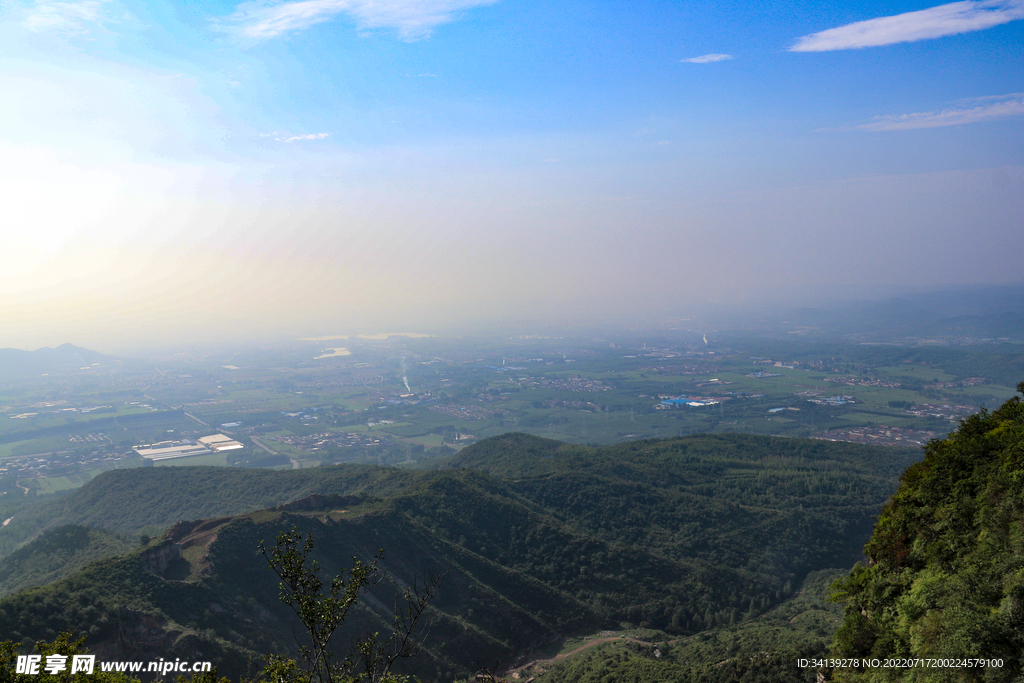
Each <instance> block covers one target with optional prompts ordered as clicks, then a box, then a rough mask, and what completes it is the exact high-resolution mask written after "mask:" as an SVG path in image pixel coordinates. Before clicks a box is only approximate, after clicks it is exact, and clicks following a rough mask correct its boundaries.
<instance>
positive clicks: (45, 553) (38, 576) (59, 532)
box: [0, 524, 133, 595]
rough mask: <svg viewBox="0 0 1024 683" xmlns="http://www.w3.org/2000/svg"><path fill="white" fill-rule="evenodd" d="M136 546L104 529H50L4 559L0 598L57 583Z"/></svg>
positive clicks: (76, 527) (77, 527)
mask: <svg viewBox="0 0 1024 683" xmlns="http://www.w3.org/2000/svg"><path fill="white" fill-rule="evenodd" d="M132 546H133V544H132V543H131V542H130V541H128V540H127V538H126V537H124V536H121V535H117V534H113V533H111V532H109V531H103V530H102V529H90V528H88V527H83V526H75V525H72V524H69V525H66V526H62V527H57V528H55V529H50V530H49V531H46V532H45V533H43V534H41V535H40V536H39V537H38V538H36V539H34V540H33V541H32V542H31V543H29V544H27V545H25V546H23V547H22V548H19V549H18V550H16V551H15V552H13V553H11V554H10V555H8V556H7V557H5V558H3V559H2V560H0V595H7V594H9V593H13V592H16V591H19V590H23V589H25V588H31V587H33V586H42V585H45V584H48V583H53V582H54V581H57V580H59V579H63V578H65V577H67V576H70V575H71V574H74V573H75V572H77V571H79V570H81V569H82V568H83V567H85V566H86V565H87V564H89V563H91V562H93V561H95V560H97V559H101V558H106V557H116V556H118V555H123V554H125V553H126V552H128V551H129V550H131V549H132Z"/></svg>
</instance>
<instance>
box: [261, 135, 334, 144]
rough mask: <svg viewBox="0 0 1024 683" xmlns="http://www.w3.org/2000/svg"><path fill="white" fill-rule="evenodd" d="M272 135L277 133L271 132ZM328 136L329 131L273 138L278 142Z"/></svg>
mask: <svg viewBox="0 0 1024 683" xmlns="http://www.w3.org/2000/svg"><path fill="white" fill-rule="evenodd" d="M273 135H277V133H273ZM329 137H331V134H330V133H310V134H309V135H292V136H291V137H287V138H278V137H275V138H274V139H275V140H277V141H278V142H300V141H302V140H323V139H324V138H329Z"/></svg>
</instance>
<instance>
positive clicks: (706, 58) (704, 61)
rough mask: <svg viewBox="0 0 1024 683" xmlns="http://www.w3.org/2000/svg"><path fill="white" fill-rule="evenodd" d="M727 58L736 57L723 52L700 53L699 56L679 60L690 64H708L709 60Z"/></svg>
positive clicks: (718, 60)
mask: <svg viewBox="0 0 1024 683" xmlns="http://www.w3.org/2000/svg"><path fill="white" fill-rule="evenodd" d="M727 59H736V58H735V57H733V56H732V55H723V54H710V55H701V56H700V57H690V58H689V59H680V60H679V61H680V62H689V63H690V64H708V63H710V62H724V61H725V60H727Z"/></svg>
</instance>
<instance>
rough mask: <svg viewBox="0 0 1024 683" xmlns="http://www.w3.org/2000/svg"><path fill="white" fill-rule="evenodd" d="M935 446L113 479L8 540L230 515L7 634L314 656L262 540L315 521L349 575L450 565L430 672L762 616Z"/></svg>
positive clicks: (631, 448)
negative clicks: (301, 651)
mask: <svg viewBox="0 0 1024 683" xmlns="http://www.w3.org/2000/svg"><path fill="white" fill-rule="evenodd" d="M918 455H919V454H918V453H917V452H916V451H913V450H909V449H907V450H896V449H886V448H873V447H867V446H858V445H854V444H842V443H834V442H823V441H804V440H799V439H782V438H769V437H756V436H746V435H698V436H690V437H681V438H674V439H664V440H650V441H641V442H635V443H630V444H621V445H618V446H611V447H606V448H590V447H580V446H569V445H567V444H562V443H560V442H556V441H551V440H546V439H539V438H537V437H532V436H528V435H524V434H508V435H504V436H501V437H495V438H493V439H486V440H483V441H480V442H479V443H477V444H474V445H473V446H470V447H468V448H466V449H464V450H463V451H461V452H460V453H459V454H458V456H457V457H456V458H454V459H453V460H452V461H451V466H450V467H448V468H446V469H444V470H439V471H432V472H409V471H400V470H393V469H388V468H378V467H356V466H336V467H328V468H319V469H313V470H297V471H283V472H267V471H251V470H232V469H224V468H220V469H217V468H212V469H211V468H166V469H164V468H159V469H157V468H152V469H141V470H126V471H115V472H109V473H106V474H103V475H101V476H99V477H97V478H96V479H94V480H93V481H92V482H90V483H89V484H87V485H85V486H83V487H82V488H81V489H79V490H78V491H76V492H74V493H72V494H69V495H68V496H66V497H65V498H63V499H60V500H56V501H51V502H50V503H48V504H47V505H45V506H39V507H38V508H35V509H34V510H32V511H31V513H29V511H26V512H25V513H20V514H19V516H22V517H23V518H22V520H21V525H22V526H21V527H20V529H11V530H10V531H8V529H9V528H10V527H14V526H15V522H18V520H17V519H16V520H15V522H12V523H11V524H10V525H8V527H7V528H5V529H4V530H2V531H0V538H3V537H4V534H5V533H7V534H9V536H8V542H9V543H13V542H14V541H15V539H16V538H17V537H19V536H24V535H25V534H30V533H38V531H39V530H42V529H46V528H49V527H52V526H56V525H62V524H66V523H69V522H70V521H73V520H77V521H78V522H88V523H89V524H91V525H95V526H101V527H105V528H107V529H116V530H121V531H133V532H134V531H137V530H138V529H141V528H143V527H145V526H147V525H153V524H160V523H165V524H166V523H168V522H167V520H175V521H177V520H179V519H193V520H197V519H198V518H201V517H214V518H213V519H206V520H205V521H202V520H200V521H192V522H183V523H181V524H176V525H175V526H174V527H173V528H172V529H171V530H170V531H169V532H168V533H167V534H166V535H165V536H164V537H163V538H162V539H161V540H159V541H156V542H154V544H152V545H151V546H150V547H149V548H146V549H143V550H138V551H135V552H133V553H131V554H129V555H126V556H123V557H121V558H116V559H106V560H102V561H100V562H99V563H96V564H92V565H89V566H88V567H86V568H85V569H84V570H83V571H81V572H79V573H77V574H75V575H74V576H71V577H68V578H65V579H62V580H60V581H57V582H55V583H53V584H51V585H49V586H46V587H44V588H37V589H33V590H29V591H25V592H21V593H18V594H15V595H11V596H8V597H6V598H4V599H3V600H0V633H4V634H10V637H13V638H14V639H16V640H25V641H28V640H32V639H38V638H52V637H53V636H54V635H55V634H56V633H57V632H58V631H59V630H60V629H63V628H68V627H71V628H75V629H79V630H82V631H83V632H86V633H88V635H89V638H90V647H91V648H93V650H94V651H96V652H98V653H101V654H104V655H105V656H108V657H110V658H129V659H130V658H132V656H143V655H144V656H145V657H148V658H153V657H155V656H164V657H182V658H191V659H210V660H211V661H215V662H217V665H218V667H219V669H220V671H221V673H225V674H228V675H229V676H232V677H238V676H241V675H243V674H244V673H246V672H247V671H249V672H251V668H252V666H253V665H252V662H254V661H258V658H259V656H260V655H262V654H264V653H266V652H271V651H280V652H288V651H290V650H291V649H292V648H293V647H294V641H293V639H292V638H291V635H290V634H291V631H292V629H293V628H294V627H295V623H294V621H293V619H294V616H293V615H291V613H290V612H289V611H288V609H287V608H286V607H284V606H283V605H281V604H280V602H279V601H278V599H277V598H278V588H277V585H278V583H277V577H276V576H274V575H273V573H272V572H271V571H270V570H269V568H267V566H266V564H265V561H264V560H263V559H262V558H261V557H260V556H259V555H258V554H257V553H256V552H255V548H256V546H257V544H258V543H259V541H260V540H265V541H270V542H272V541H273V539H274V538H275V537H276V534H277V533H278V532H280V531H282V530H286V529H290V528H292V527H297V528H299V529H300V530H302V531H303V532H305V533H308V534H310V535H312V536H313V537H315V538H316V539H317V551H316V553H317V558H318V559H319V560H320V561H321V563H322V566H323V567H324V568H325V569H326V570H327V571H329V572H331V573H333V571H334V570H335V569H336V568H338V567H341V566H348V565H349V564H350V563H351V558H352V557H353V556H354V557H359V558H369V557H370V556H372V555H373V554H374V553H375V552H376V551H377V550H378V549H379V548H384V549H385V551H386V553H385V562H384V564H385V566H386V567H387V569H388V571H389V572H390V573H391V575H392V576H393V577H395V580H396V581H397V584H398V585H399V586H405V585H409V584H410V583H412V582H413V580H414V579H415V578H416V577H418V576H424V575H426V574H427V573H431V572H433V573H438V572H442V571H445V569H446V568H447V570H448V574H447V576H446V578H445V581H444V585H443V587H442V590H441V593H440V594H439V595H438V596H437V598H436V599H435V601H434V602H433V603H432V605H431V612H430V614H431V620H432V626H431V628H430V632H429V635H428V636H427V640H426V641H425V648H426V649H425V652H424V655H423V656H422V657H420V658H417V660H415V661H413V662H412V663H411V666H413V667H414V668H412V669H409V671H414V672H415V673H418V674H420V675H421V676H422V677H423V678H425V679H428V680H435V679H437V680H445V681H447V680H452V678H453V677H455V676H460V675H464V674H466V673H469V672H471V671H472V670H473V669H474V668H475V665H474V662H477V661H480V662H491V663H493V662H494V661H501V662H505V663H510V662H512V661H515V660H517V659H520V658H526V657H528V656H529V655H530V654H531V653H532V652H534V651H536V650H537V648H541V647H543V646H545V645H546V644H549V643H551V642H553V641H556V640H558V639H560V638H564V637H565V636H567V635H569V634H573V633H584V632H592V631H593V630H595V629H604V628H645V629H659V630H661V631H663V632H665V633H669V634H675V635H676V636H678V637H683V636H686V635H687V634H696V633H701V632H704V631H707V630H709V629H713V628H716V627H717V628H722V627H727V626H729V625H735V624H740V623H743V622H745V621H748V620H751V619H755V618H757V617H758V616H759V615H763V614H765V613H767V612H768V611H770V610H772V609H773V608H775V607H776V606H778V605H780V604H781V603H782V602H784V601H785V600H786V599H787V598H789V597H790V596H792V595H793V594H794V593H795V591H796V589H797V587H798V586H799V585H800V583H801V582H802V581H803V579H804V577H805V576H806V575H808V574H809V573H812V572H816V571H819V570H823V569H827V568H832V567H836V566H839V567H843V566H850V565H851V564H852V563H853V561H854V560H856V559H857V558H858V557H859V555H860V549H861V547H862V545H863V543H864V540H865V539H866V538H867V537H868V535H869V533H870V529H871V524H872V514H874V513H875V512H876V511H877V510H878V508H879V507H880V506H881V505H882V503H884V501H885V500H886V499H887V498H888V497H889V495H890V494H891V492H892V491H893V490H894V488H895V485H896V481H897V478H898V475H899V472H901V471H902V470H903V469H904V468H905V467H906V466H907V465H909V464H910V463H911V462H913V461H914V460H915V459H916V458H917V457H918ZM296 499H300V500H299V502H297V503H294V504H289V505H281V504H282V503H285V502H287V501H294V500H296ZM246 508H248V509H250V510H254V509H257V508H266V509H264V510H262V511H256V512H246V513H241V514H240V511H241V510H243V509H246ZM161 520H163V521H162V522H161ZM33 530H35V531H33ZM44 538H45V537H44ZM25 547H26V548H28V547H32V546H31V545H30V546H25ZM10 557H15V555H11V556H10ZM390 590H391V589H390V588H389V587H386V586H382V587H381V588H380V589H378V590H377V591H375V592H374V593H373V594H372V596H371V597H370V598H368V599H367V600H366V601H365V602H364V603H363V606H362V608H361V612H360V615H359V616H360V618H362V619H364V620H366V621H365V623H366V624H367V625H368V626H369V627H370V628H371V630H386V628H387V624H388V614H389V610H388V605H389V604H390V601H391V598H390V595H389V591H390ZM356 621H358V619H357V620H355V621H353V624H352V625H353V626H354V625H355V623H356ZM349 633H350V634H351V633H352V632H351V631H350V632H349ZM342 642H344V641H342Z"/></svg>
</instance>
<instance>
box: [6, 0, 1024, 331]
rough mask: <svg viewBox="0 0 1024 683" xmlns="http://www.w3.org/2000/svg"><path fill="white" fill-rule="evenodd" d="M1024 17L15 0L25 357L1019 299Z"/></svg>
mask: <svg viewBox="0 0 1024 683" xmlns="http://www.w3.org/2000/svg"><path fill="white" fill-rule="evenodd" d="M1022 19H1024V1H1021V0H1009V1H1003V0H997V1H981V2H979V1H975V0H965V1H962V2H955V3H948V4H934V3H928V2H876V3H850V4H847V5H845V6H843V7H839V8H837V7H835V6H834V5H832V4H825V3H815V2H776V3H765V4H763V5H752V4H750V3H748V2H747V3H738V2H737V3H729V2H690V3H669V2H640V3H606V2H605V3H597V2H589V3H588V2H558V3H551V2H535V1H533V0H497V1H487V0H485V1H481V0H302V1H299V2H277V3H274V2H269V3H265V2H246V3H242V4H235V3H180V2H147V3H139V2H132V1H124V0H81V1H77V0H60V1H53V0H27V1H26V0H6V1H5V2H4V3H2V4H0V44H2V45H4V48H3V50H2V53H0V88H2V91H3V92H4V93H5V97H4V99H5V104H4V106H3V107H0V131H2V132H0V154H2V156H3V157H4V158H5V161H6V163H5V164H3V170H2V171H0V173H2V174H3V175H4V178H3V179H2V181H3V182H2V183H0V195H6V196H2V197H0V199H2V200H3V202H4V205H5V206H7V207H8V212H7V213H8V217H9V221H10V222H9V223H8V225H9V226H10V227H9V228H8V230H5V231H4V234H3V235H2V236H0V315H2V316H3V317H4V319H5V320H6V321H7V325H6V330H5V331H4V332H3V333H0V335H2V338H0V346H22V347H32V346H39V345H54V344H59V343H62V342H64V341H73V342H76V343H93V344H94V345H96V344H98V345H100V346H103V345H104V344H107V345H108V346H109V345H114V346H116V345H117V344H134V343H139V344H145V343H148V342H150V341H153V340H155V339H159V338H161V335H162V334H164V333H163V332H162V330H166V329H167V326H168V324H170V325H172V326H173V327H174V329H175V330H178V331H179V332H180V333H181V334H182V335H183V336H184V337H185V338H188V337H189V336H194V337H195V338H197V339H198V338H203V339H206V338H209V339H213V338H225V339H227V338H241V337H246V338H251V337H252V336H254V335H255V336H259V335H270V334H293V333H294V334H300V335H311V334H319V333H323V332H327V331H334V329H336V328H338V327H344V328H349V327H351V328H358V329H362V330H364V331H366V330H370V329H372V328H376V327H382V326H391V325H394V324H399V323H409V324H414V325H415V324H418V325H430V324H435V325H437V324H444V323H446V322H453V321H455V320H458V321H460V322H463V323H464V322H465V320H466V319H473V318H479V319H480V320H482V321H483V320H488V319H493V318H495V317H499V318H500V317H508V316H513V317H517V318H520V319H534V318H535V319H537V320H541V319H563V318H564V317H565V315H566V312H567V311H572V313H573V315H575V316H580V317H583V318H586V317H588V316H590V317H593V318H601V319H626V318H629V317H630V316H635V315H641V314H642V315H646V316H654V317H658V316H662V317H664V316H670V315H683V314H685V312H686V310H687V308H688V307H693V306H701V305H707V304H712V305H716V304H732V303H737V302H751V301H757V300H760V299H762V298H765V299H770V298H774V299H785V298H786V297H794V296H803V295H806V294H807V293H809V292H810V293H814V292H833V291H834V292H839V291H845V292H856V291H865V292H866V291H876V290H878V288H879V287H885V286H896V287H929V286H937V285H941V284H956V283H983V282H991V283H996V282H1000V283H1002V282H1019V281H1020V280H1021V275H1020V265H1021V262H1022V259H1021V256H1020V254H1021V253H1024V238H1022V235H1024V219H1022V215H1024V200H1022V199H1021V198H1022V197H1024V164H1022V159H1024V135H1022V133H1024V49H1022V47H1024V40H1022V38H1024V21H1022ZM326 321H329V322H326ZM328 325H333V326H334V328H332V330H325V329H323V328H324V327H325V326H328ZM403 327H408V325H403Z"/></svg>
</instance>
